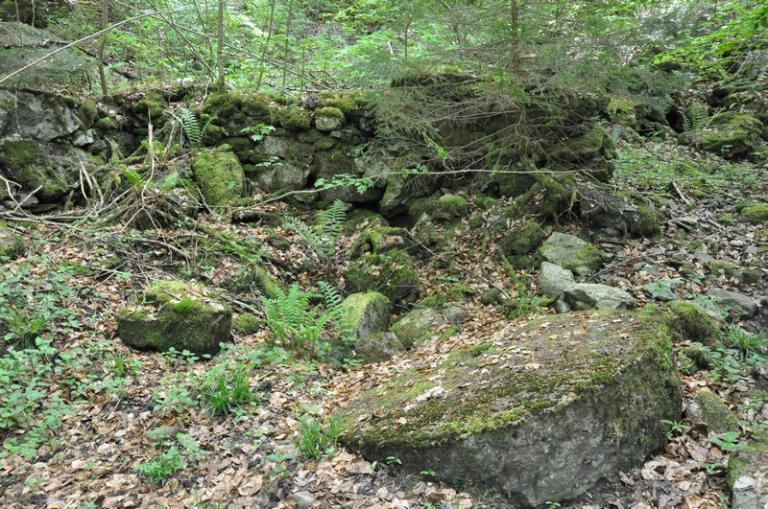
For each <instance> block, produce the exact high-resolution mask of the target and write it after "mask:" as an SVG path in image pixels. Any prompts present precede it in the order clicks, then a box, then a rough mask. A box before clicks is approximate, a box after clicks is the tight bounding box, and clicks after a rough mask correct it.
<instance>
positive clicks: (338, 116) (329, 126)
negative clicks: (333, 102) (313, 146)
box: [315, 106, 344, 133]
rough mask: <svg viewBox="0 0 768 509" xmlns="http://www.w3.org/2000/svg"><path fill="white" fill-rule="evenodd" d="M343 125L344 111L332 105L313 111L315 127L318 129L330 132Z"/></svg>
mask: <svg viewBox="0 0 768 509" xmlns="http://www.w3.org/2000/svg"><path fill="white" fill-rule="evenodd" d="M343 125H344V112H343V111H341V110H340V109H339V108H334V107H333V106H325V107H322V108H319V109H318V110H317V111H315V127H317V130H318V131H322V132H326V133H327V132H331V131H336V130H338V129H341V127H342V126H343Z"/></svg>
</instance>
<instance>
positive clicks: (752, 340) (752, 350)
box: [725, 327, 768, 360]
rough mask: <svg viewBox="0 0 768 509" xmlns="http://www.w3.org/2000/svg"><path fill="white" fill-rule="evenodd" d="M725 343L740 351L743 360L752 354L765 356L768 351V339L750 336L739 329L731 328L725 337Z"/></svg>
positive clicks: (760, 336)
mask: <svg viewBox="0 0 768 509" xmlns="http://www.w3.org/2000/svg"><path fill="white" fill-rule="evenodd" d="M725 343H726V344H727V345H728V346H730V347H732V348H735V349H737V350H738V351H739V354H740V355H741V359H742V360H746V359H747V358H748V357H749V356H750V355H752V354H763V353H765V352H766V350H768V337H766V336H764V335H762V334H749V333H748V332H746V331H744V330H743V329H741V328H739V327H731V328H730V329H728V333H727V334H726V336H725Z"/></svg>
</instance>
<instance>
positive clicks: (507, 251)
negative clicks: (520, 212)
mask: <svg viewBox="0 0 768 509" xmlns="http://www.w3.org/2000/svg"><path fill="white" fill-rule="evenodd" d="M542 240H544V229H543V228H542V227H541V225H540V224H539V223H538V222H537V221H533V220H531V219H528V220H526V221H523V223H522V224H520V225H518V226H516V227H514V228H512V230H511V231H510V232H509V233H507V234H506V235H504V237H503V238H502V239H501V241H500V243H499V245H500V246H501V250H502V252H503V253H504V255H505V256H508V257H510V256H520V255H527V254H529V253H532V252H533V251H535V250H536V248H538V247H539V246H540V245H541V241H542Z"/></svg>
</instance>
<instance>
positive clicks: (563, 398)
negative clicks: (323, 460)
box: [338, 311, 681, 507]
mask: <svg viewBox="0 0 768 509" xmlns="http://www.w3.org/2000/svg"><path fill="white" fill-rule="evenodd" d="M669 337H670V336H669V334H668V332H667V330H666V328H665V326H663V325H661V324H660V323H659V322H657V321H654V320H653V319H652V318H648V317H646V316H644V315H640V314H632V313H626V312H625V313H615V312H607V311H603V312H594V311H593V312H585V313H571V314H566V315H559V316H548V317H545V318H541V319H538V320H534V321H531V322H526V323H522V324H519V325H515V324H513V325H510V326H509V327H507V328H505V329H504V331H502V333H498V334H496V335H495V336H493V337H489V338H485V339H484V340H478V341H477V343H476V344H474V345H472V346H468V347H465V348H464V349H461V350H458V351H453V352H450V353H446V354H444V355H443V356H442V357H441V359H440V360H438V362H437V364H435V363H434V362H432V363H431V364H429V365H428V366H419V365H418V364H415V365H413V367H412V368H411V369H409V370H405V371H402V372H400V374H398V375H396V376H394V377H392V378H389V379H387V380H383V381H382V382H381V383H380V384H379V385H377V386H375V387H373V388H371V389H368V390H367V391H364V392H362V393H360V394H358V395H357V396H356V397H355V398H354V399H352V400H351V401H349V402H347V404H346V405H345V406H343V407H342V408H341V410H340V411H339V412H338V413H339V415H340V416H341V418H342V429H343V431H342V435H341V440H342V442H343V443H344V444H345V445H347V446H348V447H350V448H351V449H353V450H356V451H359V452H361V453H362V454H363V455H364V456H366V457H367V458H369V459H370V460H383V459H385V458H386V457H387V456H397V457H399V458H400V459H401V461H402V468H404V469H407V470H408V471H411V472H416V473H418V472H420V471H423V470H428V469H432V470H434V471H435V472H436V477H437V478H438V479H440V480H443V481H446V482H449V483H451V484H453V485H454V486H456V487H460V488H465V489H466V488H470V489H472V488H475V489H477V490H480V491H487V490H490V491H491V492H495V493H497V494H498V495H500V496H501V497H502V498H503V499H505V501H506V502H505V503H508V504H511V505H510V507H529V506H537V505H541V504H543V503H544V502H546V501H548V500H564V499H568V498H570V497H574V496H577V495H578V493H579V490H578V486H582V487H583V486H587V487H589V486H592V485H593V484H594V483H595V482H597V481H598V480H600V479H601V478H604V477H607V476H610V475H613V474H615V473H616V472H617V471H618V470H620V469H622V468H626V467H628V466H631V465H633V464H636V463H639V462H640V461H642V460H643V458H645V457H646V456H647V455H648V454H649V453H651V452H653V451H654V450H656V449H658V448H660V447H662V446H663V444H664V442H665V434H664V429H663V427H662V425H661V423H660V421H661V420H662V419H670V420H675V419H678V418H679V416H680V407H681V388H680V381H679V379H678V377H677V374H676V371H675V368H674V366H673V363H672V360H671V341H670V339H669Z"/></svg>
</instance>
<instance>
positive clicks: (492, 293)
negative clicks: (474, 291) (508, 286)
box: [480, 288, 505, 306]
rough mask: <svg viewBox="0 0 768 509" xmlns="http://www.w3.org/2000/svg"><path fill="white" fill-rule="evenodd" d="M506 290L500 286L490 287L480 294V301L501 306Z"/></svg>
mask: <svg viewBox="0 0 768 509" xmlns="http://www.w3.org/2000/svg"><path fill="white" fill-rule="evenodd" d="M504 300H505V299H504V292H502V291H501V290H500V289H498V288H489V289H488V290H486V291H485V292H483V295H481V296H480V303H481V304H482V305H484V306H499V305H501V304H504Z"/></svg>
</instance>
